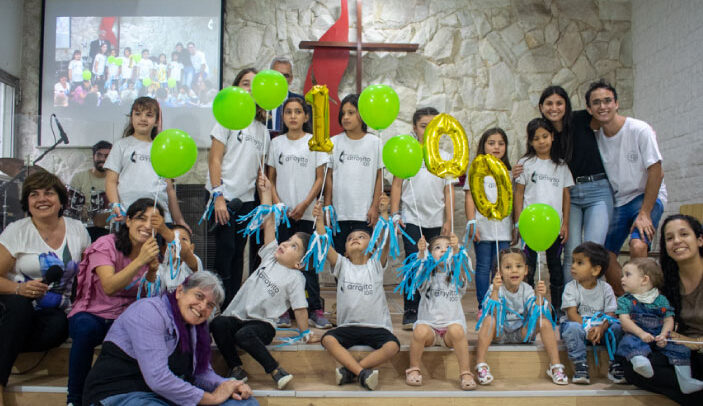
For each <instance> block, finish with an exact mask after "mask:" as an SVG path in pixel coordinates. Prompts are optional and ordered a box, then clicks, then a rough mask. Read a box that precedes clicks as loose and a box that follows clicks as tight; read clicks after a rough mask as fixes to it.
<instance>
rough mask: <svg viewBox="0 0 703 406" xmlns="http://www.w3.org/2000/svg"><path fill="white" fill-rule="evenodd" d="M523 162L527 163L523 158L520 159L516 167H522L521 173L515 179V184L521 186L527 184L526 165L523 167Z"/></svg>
mask: <svg viewBox="0 0 703 406" xmlns="http://www.w3.org/2000/svg"><path fill="white" fill-rule="evenodd" d="M525 162H527V159H524V158H520V159H519V160H518V161H517V164H518V165H523V171H522V173H521V174H520V176H518V177H517V179H515V182H516V183H519V184H521V185H526V184H527V165H525Z"/></svg>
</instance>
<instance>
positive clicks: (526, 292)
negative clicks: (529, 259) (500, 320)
mask: <svg viewBox="0 0 703 406" xmlns="http://www.w3.org/2000/svg"><path fill="white" fill-rule="evenodd" d="M492 292H493V284H491V286H489V287H488V292H486V295H487V297H490V295H491V293H492ZM534 295H535V291H534V289H532V286H530V285H528V284H527V283H525V282H520V286H518V288H517V291H516V292H515V293H513V292H511V291H509V290H508V289H506V288H505V285H502V286H501V287H500V290H499V291H498V296H499V297H504V298H505V303H506V305H507V306H508V307H509V308H510V310H509V311H507V312H506V315H505V322H504V324H503V330H504V331H505V332H506V333H510V332H513V331H515V330H517V329H519V328H522V326H523V324H525V320H524V319H525V318H527V316H529V315H528V314H527V309H526V308H525V305H526V304H527V301H528V300H530V298H531V297H534ZM513 312H515V313H517V314H515V313H513Z"/></svg>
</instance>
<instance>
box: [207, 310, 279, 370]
mask: <svg viewBox="0 0 703 406" xmlns="http://www.w3.org/2000/svg"><path fill="white" fill-rule="evenodd" d="M210 332H211V333H212V337H213V338H214V339H215V343H216V344H217V348H219V349H220V352H221V353H222V356H223V357H224V359H225V361H226V362H227V366H229V367H230V368H234V367H236V366H241V365H242V360H241V359H240V358H239V354H237V347H239V348H241V349H243V350H244V351H246V352H248V353H249V355H251V356H252V357H253V358H254V359H255V360H256V361H257V362H258V363H259V364H261V366H262V367H264V371H266V373H267V374H269V373H271V372H273V370H274V369H276V368H278V361H276V360H275V359H274V358H273V356H272V355H271V353H270V352H269V350H268V349H266V346H267V345H269V344H271V341H273V338H274V337H275V336H276V330H275V329H274V328H273V327H272V326H271V325H270V324H268V323H267V322H265V321H258V320H250V321H242V320H239V319H238V318H236V317H228V316H219V317H216V318H215V320H213V321H212V323H210Z"/></svg>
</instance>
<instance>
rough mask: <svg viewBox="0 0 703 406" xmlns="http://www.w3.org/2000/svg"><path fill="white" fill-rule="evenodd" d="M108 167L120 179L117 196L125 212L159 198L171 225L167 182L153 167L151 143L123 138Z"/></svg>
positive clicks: (115, 148)
mask: <svg viewBox="0 0 703 406" xmlns="http://www.w3.org/2000/svg"><path fill="white" fill-rule="evenodd" d="M104 166H105V169H109V170H111V171H114V172H117V174H118V175H119V180H118V184H117V193H118V194H119V195H120V203H122V205H123V206H124V208H125V210H127V209H129V206H130V205H131V204H132V203H134V202H135V201H136V200H137V199H140V198H142V197H148V198H150V199H153V198H154V196H156V198H157V202H158V203H159V204H160V205H161V207H163V208H164V214H165V215H164V220H165V221H166V222H170V221H171V214H170V213H169V211H168V195H167V194H166V182H165V180H161V179H159V175H157V174H156V172H154V168H153V167H152V166H151V142H147V141H142V140H139V139H137V138H136V137H134V136H129V137H125V138H120V139H119V140H117V142H115V144H114V145H113V146H112V150H110V155H108V157H107V160H106V161H105V165H104Z"/></svg>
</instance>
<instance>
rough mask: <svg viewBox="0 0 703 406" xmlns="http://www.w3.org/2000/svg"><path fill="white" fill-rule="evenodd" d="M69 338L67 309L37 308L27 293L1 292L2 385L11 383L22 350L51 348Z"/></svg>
mask: <svg viewBox="0 0 703 406" xmlns="http://www.w3.org/2000/svg"><path fill="white" fill-rule="evenodd" d="M66 338H68V319H66V314H65V313H64V312H63V310H60V309H42V310H34V307H33V306H32V301H31V300H29V299H27V298H25V297H23V296H19V295H0V385H2V386H7V381H8V379H9V377H10V372H12V365H13V364H14V363H15V360H16V359H17V355H18V354H19V353H21V352H38V351H47V350H49V349H51V348H54V347H58V346H59V345H61V343H63V342H64V341H66ZM0 396H2V394H0Z"/></svg>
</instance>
